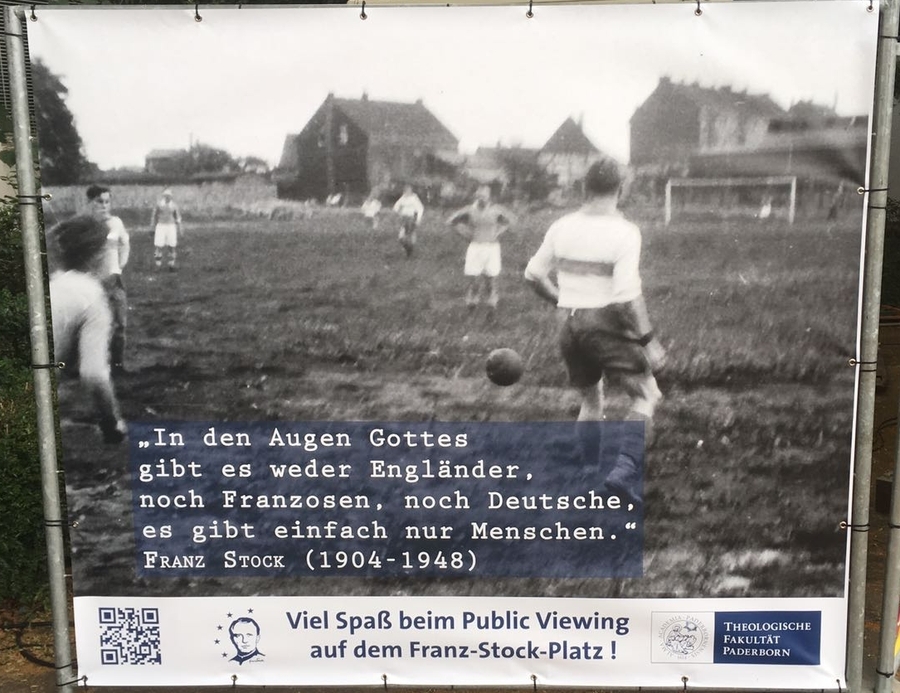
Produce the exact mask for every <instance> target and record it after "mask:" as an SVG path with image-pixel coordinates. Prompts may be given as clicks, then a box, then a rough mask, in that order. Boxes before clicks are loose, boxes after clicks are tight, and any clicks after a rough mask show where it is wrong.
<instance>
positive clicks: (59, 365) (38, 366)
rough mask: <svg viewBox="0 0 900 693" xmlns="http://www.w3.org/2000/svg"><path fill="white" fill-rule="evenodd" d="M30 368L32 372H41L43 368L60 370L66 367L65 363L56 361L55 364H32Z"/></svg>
mask: <svg viewBox="0 0 900 693" xmlns="http://www.w3.org/2000/svg"><path fill="white" fill-rule="evenodd" d="M31 367H32V368H33V369H34V370H41V369H43V368H58V369H59V370H62V369H63V368H65V367H66V364H65V361H57V362H56V363H32V364H31Z"/></svg>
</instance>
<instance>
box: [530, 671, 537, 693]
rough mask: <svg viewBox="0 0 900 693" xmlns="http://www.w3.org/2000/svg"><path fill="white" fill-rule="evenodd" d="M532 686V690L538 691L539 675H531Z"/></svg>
mask: <svg viewBox="0 0 900 693" xmlns="http://www.w3.org/2000/svg"><path fill="white" fill-rule="evenodd" d="M531 686H532V690H535V691H536V690H537V675H535V674H532V675H531Z"/></svg>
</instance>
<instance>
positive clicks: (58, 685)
mask: <svg viewBox="0 0 900 693" xmlns="http://www.w3.org/2000/svg"><path fill="white" fill-rule="evenodd" d="M81 681H84V685H85V686H87V676H79V677H78V678H77V679H74V680H73V681H66V682H65V683H58V684H56V687H57V688H62V687H63V686H71V685H72V684H73V683H80V682H81Z"/></svg>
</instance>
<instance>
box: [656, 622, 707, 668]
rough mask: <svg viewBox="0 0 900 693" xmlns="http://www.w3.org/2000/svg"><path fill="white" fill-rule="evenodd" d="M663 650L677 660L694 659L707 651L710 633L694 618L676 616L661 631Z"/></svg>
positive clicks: (664, 624)
mask: <svg viewBox="0 0 900 693" xmlns="http://www.w3.org/2000/svg"><path fill="white" fill-rule="evenodd" d="M659 642H660V645H661V646H662V648H663V650H665V651H666V652H667V653H668V654H669V655H671V656H672V657H674V658H676V659H693V658H694V657H696V656H697V655H699V654H700V653H701V652H703V651H704V650H705V649H706V646H707V644H708V643H709V631H707V629H706V626H705V625H703V623H702V622H701V621H700V620H698V619H696V618H694V617H693V616H675V617H673V618H670V619H669V620H667V621H666V622H665V623H663V625H662V627H661V628H660V629H659Z"/></svg>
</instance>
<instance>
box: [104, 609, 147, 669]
mask: <svg viewBox="0 0 900 693" xmlns="http://www.w3.org/2000/svg"><path fill="white" fill-rule="evenodd" d="M99 611H100V663H101V664H113V665H115V664H162V653H161V652H160V649H159V609H129V608H124V609H117V608H112V607H101V608H100V610H99Z"/></svg>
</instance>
